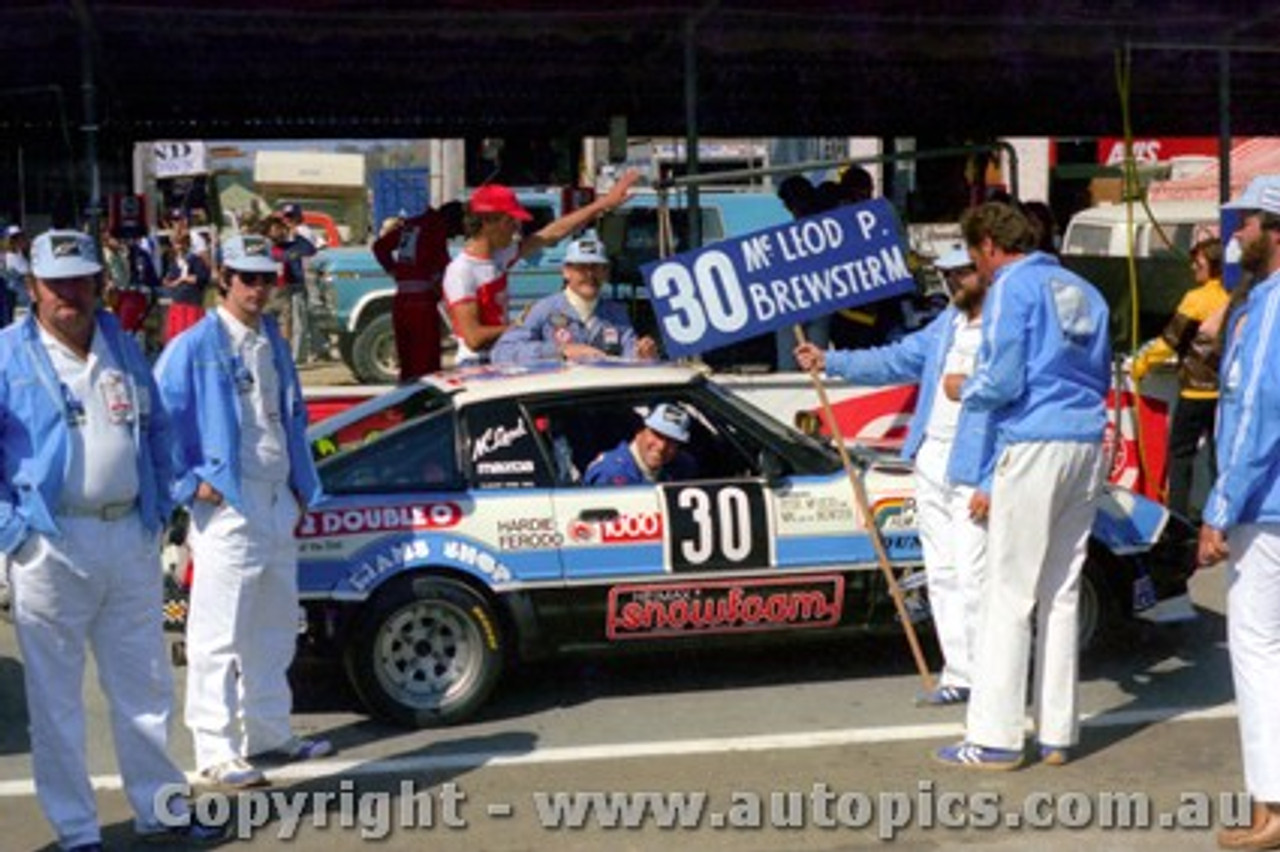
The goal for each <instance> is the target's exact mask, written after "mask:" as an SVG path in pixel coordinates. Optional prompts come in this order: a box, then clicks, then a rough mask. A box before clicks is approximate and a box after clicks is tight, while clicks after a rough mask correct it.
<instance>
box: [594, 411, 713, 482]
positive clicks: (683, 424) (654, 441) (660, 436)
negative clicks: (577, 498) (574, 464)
mask: <svg viewBox="0 0 1280 852" xmlns="http://www.w3.org/2000/svg"><path fill="white" fill-rule="evenodd" d="M688 443H689V412H687V411H685V410H684V409H683V408H681V407H679V406H678V405H674V404H672V403H669V402H662V403H659V404H658V405H656V406H654V408H653V411H651V412H650V413H649V416H648V417H646V418H645V419H644V423H643V425H641V427H640V428H639V430H637V431H636V434H635V437H633V438H632V439H631V440H630V441H623V442H622V443H620V444H618V446H616V447H614V448H613V449H612V450H609V451H608V452H605V453H601V454H600V455H599V456H597V457H596V460H595V461H593V462H592V463H591V465H590V466H589V467H588V468H587V472H586V475H585V476H583V478H582V479H583V482H585V483H586V484H587V485H641V484H643V483H645V482H678V481H681V480H685V479H694V478H695V477H696V475H697V464H696V463H695V462H694V460H693V457H692V456H690V455H689V454H688V453H687V452H685V451H684V446H685V445H686V444H688Z"/></svg>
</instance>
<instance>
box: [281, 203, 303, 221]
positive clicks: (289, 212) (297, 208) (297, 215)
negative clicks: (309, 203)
mask: <svg viewBox="0 0 1280 852" xmlns="http://www.w3.org/2000/svg"><path fill="white" fill-rule="evenodd" d="M280 215H281V216H283V217H284V218H286V219H297V220H298V221H299V222H301V221H302V205H300V204H294V203H292V202H291V203H289V204H285V205H284V206H282V207H281V208H280Z"/></svg>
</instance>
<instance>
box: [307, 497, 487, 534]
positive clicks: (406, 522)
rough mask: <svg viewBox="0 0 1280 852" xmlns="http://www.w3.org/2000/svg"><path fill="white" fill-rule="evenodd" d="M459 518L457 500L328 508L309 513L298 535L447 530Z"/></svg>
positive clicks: (460, 510) (460, 514)
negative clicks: (452, 501) (450, 501)
mask: <svg viewBox="0 0 1280 852" xmlns="http://www.w3.org/2000/svg"><path fill="white" fill-rule="evenodd" d="M461 520H462V507H461V506H459V505H458V504H457V503H420V504H417V505H413V506H363V507H360V508H353V509H330V510H327V511H320V512H308V513H307V514H306V517H304V518H303V519H302V522H301V523H300V524H299V525H298V537H299V538H314V537H316V536H322V535H358V534H360V533H367V532H399V531H403V530H438V529H448V528H449V527H455V526H457V525H458V522H459V521H461Z"/></svg>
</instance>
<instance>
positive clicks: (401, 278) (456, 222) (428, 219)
mask: <svg viewBox="0 0 1280 852" xmlns="http://www.w3.org/2000/svg"><path fill="white" fill-rule="evenodd" d="M461 234H462V203H461V202H458V201H450V202H449V203H448V204H442V205H441V206H440V208H439V209H436V210H432V209H431V208H429V207H428V208H427V209H426V210H425V211H423V212H422V213H420V214H419V215H417V216H413V217H412V218H409V219H405V220H403V221H401V222H400V223H399V224H397V225H395V226H394V227H392V228H390V229H388V230H387V232H386V233H384V234H383V235H382V236H380V237H379V238H378V240H377V242H375V243H374V244H373V256H374V257H376V258H377V259H378V263H379V264H381V265H382V268H383V269H385V270H386V271H387V272H388V273H390V274H391V275H392V276H394V277H395V279H396V295H395V298H394V299H393V300H392V302H391V323H392V327H393V328H394V329H395V335H396V357H397V358H399V360H400V381H402V382H407V381H411V380H413V379H415V378H417V377H418V376H422V375H426V374H427V373H434V372H436V371H437V370H439V369H440V315H439V309H440V292H441V291H440V281H441V279H442V278H443V276H444V270H445V267H447V266H448V265H449V248H448V242H449V240H450V239H451V238H452V237H456V236H460V235H461Z"/></svg>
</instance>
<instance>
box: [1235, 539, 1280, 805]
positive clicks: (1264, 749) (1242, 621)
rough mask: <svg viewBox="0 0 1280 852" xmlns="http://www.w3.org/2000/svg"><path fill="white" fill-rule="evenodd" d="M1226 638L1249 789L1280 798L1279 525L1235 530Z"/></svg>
mask: <svg viewBox="0 0 1280 852" xmlns="http://www.w3.org/2000/svg"><path fill="white" fill-rule="evenodd" d="M1230 543H1231V558H1230V561H1229V562H1228V563H1227V638H1228V642H1229V643H1230V648H1231V675H1232V679H1233V680H1234V681H1235V688H1236V706H1237V711H1238V713H1239V715H1240V750H1241V752H1242V754H1243V758H1244V783H1245V788H1246V789H1247V790H1248V792H1249V793H1250V795H1252V796H1253V798H1254V800H1255V801H1260V802H1280V524H1245V525H1243V526H1240V527H1237V528H1236V529H1233V530H1232V531H1231V536H1230Z"/></svg>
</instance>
